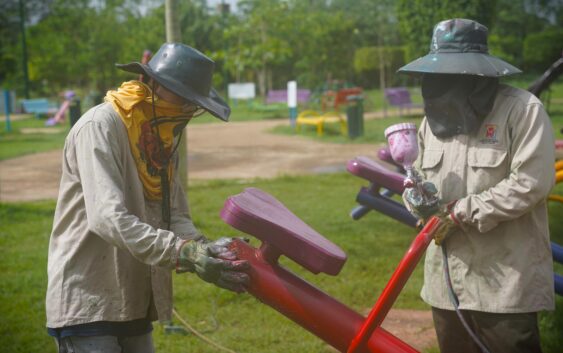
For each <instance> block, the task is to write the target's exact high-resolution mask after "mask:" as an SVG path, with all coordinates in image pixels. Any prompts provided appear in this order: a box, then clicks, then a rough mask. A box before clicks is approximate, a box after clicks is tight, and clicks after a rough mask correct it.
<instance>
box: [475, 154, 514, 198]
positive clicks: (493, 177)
mask: <svg viewBox="0 0 563 353" xmlns="http://www.w3.org/2000/svg"><path fill="white" fill-rule="evenodd" d="M467 165H468V170H467V192H468V193H469V194H478V193H481V192H483V191H484V190H487V189H489V188H491V187H493V186H495V185H497V184H498V183H499V182H501V181H502V180H503V179H505V178H506V177H507V176H508V172H509V163H508V151H507V150H506V149H503V148H482V147H481V148H479V147H470V148H469V151H468V155H467Z"/></svg>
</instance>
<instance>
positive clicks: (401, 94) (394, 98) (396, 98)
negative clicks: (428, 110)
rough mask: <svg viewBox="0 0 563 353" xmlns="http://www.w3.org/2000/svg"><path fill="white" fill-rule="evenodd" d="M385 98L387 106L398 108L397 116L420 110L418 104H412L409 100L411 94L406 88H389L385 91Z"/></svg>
mask: <svg viewBox="0 0 563 353" xmlns="http://www.w3.org/2000/svg"><path fill="white" fill-rule="evenodd" d="M385 98H386V99H387V102H388V103H389V105H391V106H393V107H397V108H399V115H400V116H402V115H403V111H405V110H406V113H407V115H408V113H409V112H410V109H413V108H421V105H420V104H414V103H413V102H412V100H411V94H410V92H409V90H408V89H407V88H406V87H390V88H386V89H385Z"/></svg>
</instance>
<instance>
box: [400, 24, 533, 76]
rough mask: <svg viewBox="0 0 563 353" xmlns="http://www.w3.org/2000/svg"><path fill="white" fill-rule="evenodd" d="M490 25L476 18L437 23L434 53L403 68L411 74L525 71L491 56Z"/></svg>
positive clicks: (431, 52)
mask: <svg viewBox="0 0 563 353" xmlns="http://www.w3.org/2000/svg"><path fill="white" fill-rule="evenodd" d="M487 34H488V29H487V27H485V26H483V25H482V24H480V23H478V22H475V21H473V20H467V19H459V18H456V19H451V20H446V21H442V22H440V23H438V24H437V25H436V26H434V33H433V35H432V42H431V43H430V53H428V55H426V56H423V57H421V58H418V59H416V60H414V61H412V62H410V63H408V64H407V65H405V66H403V67H401V68H400V69H399V70H398V71H397V72H405V73H411V74H466V75H478V76H486V77H501V76H508V75H512V74H518V73H521V72H522V71H521V70H519V69H518V68H516V67H514V66H512V65H510V64H509V63H507V62H505V61H503V60H501V59H499V58H496V57H494V56H492V55H489V49H488V45H487Z"/></svg>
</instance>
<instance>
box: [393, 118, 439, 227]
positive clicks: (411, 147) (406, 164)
mask: <svg viewBox="0 0 563 353" xmlns="http://www.w3.org/2000/svg"><path fill="white" fill-rule="evenodd" d="M416 130H417V129H416V125H415V124H413V123H400V124H395V125H391V126H390V127H388V128H387V129H385V137H386V138H387V141H388V142H389V151H390V152H391V156H392V157H393V160H394V161H395V162H397V163H398V164H400V165H402V166H403V168H404V169H405V171H406V174H407V177H406V178H405V180H404V187H405V190H406V192H407V193H408V194H409V201H410V203H411V204H412V205H413V206H415V207H416V213H418V215H419V216H420V217H422V218H423V219H427V218H428V217H430V216H432V215H433V214H435V213H436V212H437V211H438V209H439V207H440V199H439V198H438V197H437V196H436V194H437V192H438V190H436V187H435V186H434V184H432V183H430V182H426V181H424V180H423V179H422V177H421V176H420V174H418V172H417V171H416V169H415V168H414V167H413V163H414V161H415V160H416V158H417V157H418V143H417V139H416ZM409 211H411V212H413V210H409Z"/></svg>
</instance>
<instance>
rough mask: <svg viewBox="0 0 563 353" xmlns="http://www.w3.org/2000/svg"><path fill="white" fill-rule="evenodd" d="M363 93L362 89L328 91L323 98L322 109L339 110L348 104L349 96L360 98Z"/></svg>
mask: <svg viewBox="0 0 563 353" xmlns="http://www.w3.org/2000/svg"><path fill="white" fill-rule="evenodd" d="M362 92H363V89H362V88H361V87H351V88H343V89H339V90H338V91H332V90H331V91H326V92H325V93H323V96H322V109H323V111H325V110H327V109H334V110H338V107H340V106H341V105H346V104H348V97H349V96H359V95H361V94H362Z"/></svg>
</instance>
